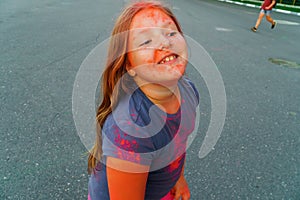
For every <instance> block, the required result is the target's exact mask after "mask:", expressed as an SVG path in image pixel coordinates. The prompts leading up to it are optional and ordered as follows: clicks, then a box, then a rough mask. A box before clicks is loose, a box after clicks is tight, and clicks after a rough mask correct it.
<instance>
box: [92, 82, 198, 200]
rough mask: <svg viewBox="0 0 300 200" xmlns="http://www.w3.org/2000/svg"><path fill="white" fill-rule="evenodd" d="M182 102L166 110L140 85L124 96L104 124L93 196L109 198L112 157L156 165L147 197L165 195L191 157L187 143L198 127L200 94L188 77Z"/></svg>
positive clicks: (181, 84)
mask: <svg viewBox="0 0 300 200" xmlns="http://www.w3.org/2000/svg"><path fill="white" fill-rule="evenodd" d="M178 86H179V90H180V96H181V106H180V109H179V110H178V111H177V112H176V113H174V114H168V113H165V112H163V111H162V110H161V109H160V108H159V107H157V106H156V105H154V104H153V103H152V102H151V101H150V100H149V99H148V98H147V97H146V95H145V94H144V93H143V92H142V91H141V90H140V89H139V88H136V89H135V90H134V91H133V92H132V94H131V95H125V96H124V97H122V98H121V100H120V101H119V103H118V105H117V106H116V108H115V109H114V110H113V112H112V113H111V114H110V115H109V116H108V117H107V119H106V121H105V123H104V125H103V129H102V140H103V141H102V150H103V160H102V162H99V163H98V165H97V166H96V168H95V170H94V173H92V175H91V177H90V179H89V194H90V197H91V199H92V200H109V199H110V198H109V190H108V184H107V176H106V175H107V174H106V165H105V160H106V157H107V156H110V157H115V158H119V159H123V160H127V161H130V162H134V163H138V164H141V165H147V166H149V167H150V171H149V173H148V179H147V183H146V191H145V199H151V200H153V199H157V200H158V199H161V198H162V197H164V196H165V195H166V194H167V193H168V192H169V191H170V190H171V189H172V187H173V186H174V185H175V183H176V182H177V180H178V179H179V177H180V175H181V171H182V168H183V165H184V160H185V150H186V142H187V138H188V136H189V134H190V133H191V132H192V131H193V129H194V124H195V117H196V107H197V106H198V104H199V94H198V92H197V90H196V88H195V86H194V85H193V84H192V83H191V82H190V81H189V80H188V79H186V78H184V77H183V78H181V79H180V80H179V82H178Z"/></svg>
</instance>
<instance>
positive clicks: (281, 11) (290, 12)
mask: <svg viewBox="0 0 300 200" xmlns="http://www.w3.org/2000/svg"><path fill="white" fill-rule="evenodd" d="M218 1H221V2H226V3H233V4H237V5H242V6H247V7H252V8H260V6H257V5H254V4H249V3H242V2H238V1H231V0H218ZM273 11H275V12H279V13H284V14H290V15H296V16H299V17H300V13H297V12H292V11H289V10H282V9H276V8H274V9H273Z"/></svg>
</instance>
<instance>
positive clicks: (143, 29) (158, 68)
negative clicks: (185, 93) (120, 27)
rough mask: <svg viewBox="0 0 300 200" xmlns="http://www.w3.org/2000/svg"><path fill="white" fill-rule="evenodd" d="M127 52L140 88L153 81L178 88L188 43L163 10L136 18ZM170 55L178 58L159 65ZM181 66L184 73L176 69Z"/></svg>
mask: <svg viewBox="0 0 300 200" xmlns="http://www.w3.org/2000/svg"><path fill="white" fill-rule="evenodd" d="M171 33H172V34H171ZM128 51H129V52H128V60H129V62H130V65H131V69H132V70H134V71H135V72H136V76H135V81H136V82H139V83H138V84H142V83H147V82H148V83H149V82H153V81H155V82H156V83H167V84H173V83H174V84H175V83H176V82H177V80H178V79H179V78H180V77H181V76H182V75H183V74H184V70H185V63H184V62H183V60H184V59H185V58H187V48H186V43H185V40H184V38H183V36H182V35H181V33H179V32H178V29H177V26H176V24H175V22H174V21H173V20H172V18H171V17H170V16H168V15H167V14H166V13H165V12H164V11H163V10H161V9H157V8H149V9H144V10H141V11H140V12H138V13H137V14H136V15H135V16H134V18H133V20H132V22H131V25H130V33H129V40H128ZM170 55H172V56H173V55H175V56H176V58H175V59H174V57H173V60H171V59H170V60H169V61H164V64H159V62H160V61H162V59H163V58H165V57H166V56H170ZM179 63H182V66H184V67H183V70H178V69H177V67H176V66H175V65H176V64H179ZM178 72H180V73H178Z"/></svg>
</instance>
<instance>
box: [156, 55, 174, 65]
mask: <svg viewBox="0 0 300 200" xmlns="http://www.w3.org/2000/svg"><path fill="white" fill-rule="evenodd" d="M177 58H178V55H176V54H170V55H167V56H165V57H163V59H161V60H160V61H159V62H158V64H171V63H174V62H175V61H176V59H177Z"/></svg>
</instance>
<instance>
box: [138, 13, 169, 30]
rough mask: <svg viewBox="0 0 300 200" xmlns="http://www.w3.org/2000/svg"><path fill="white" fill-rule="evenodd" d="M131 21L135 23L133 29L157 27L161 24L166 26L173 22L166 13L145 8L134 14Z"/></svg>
mask: <svg viewBox="0 0 300 200" xmlns="http://www.w3.org/2000/svg"><path fill="white" fill-rule="evenodd" d="M133 21H134V22H135V23H136V27H135V28H141V27H145V26H159V25H160V23H161V22H162V23H167V24H172V22H173V20H172V19H171V18H170V17H169V16H168V15H167V14H166V13H164V12H163V11H162V10H161V9H156V8H147V9H145V10H142V11H140V12H139V13H137V14H136V16H135V17H134V19H133ZM146 22H147V23H146ZM173 23H174V22H173Z"/></svg>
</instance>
